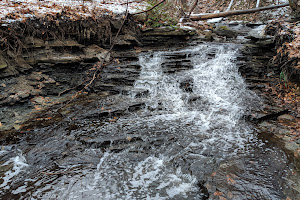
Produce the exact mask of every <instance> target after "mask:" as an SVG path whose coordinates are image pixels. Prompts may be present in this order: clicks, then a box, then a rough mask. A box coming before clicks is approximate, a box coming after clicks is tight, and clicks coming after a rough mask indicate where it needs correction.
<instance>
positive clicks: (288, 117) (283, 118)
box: [277, 114, 296, 122]
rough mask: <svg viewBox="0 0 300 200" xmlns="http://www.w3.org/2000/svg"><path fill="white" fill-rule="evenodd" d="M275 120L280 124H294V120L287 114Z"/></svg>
mask: <svg viewBox="0 0 300 200" xmlns="http://www.w3.org/2000/svg"><path fill="white" fill-rule="evenodd" d="M277 119H278V120H279V121H282V122H296V119H295V118H294V117H293V116H292V115H288V114H284V115H280V116H279V117H278V118H277Z"/></svg>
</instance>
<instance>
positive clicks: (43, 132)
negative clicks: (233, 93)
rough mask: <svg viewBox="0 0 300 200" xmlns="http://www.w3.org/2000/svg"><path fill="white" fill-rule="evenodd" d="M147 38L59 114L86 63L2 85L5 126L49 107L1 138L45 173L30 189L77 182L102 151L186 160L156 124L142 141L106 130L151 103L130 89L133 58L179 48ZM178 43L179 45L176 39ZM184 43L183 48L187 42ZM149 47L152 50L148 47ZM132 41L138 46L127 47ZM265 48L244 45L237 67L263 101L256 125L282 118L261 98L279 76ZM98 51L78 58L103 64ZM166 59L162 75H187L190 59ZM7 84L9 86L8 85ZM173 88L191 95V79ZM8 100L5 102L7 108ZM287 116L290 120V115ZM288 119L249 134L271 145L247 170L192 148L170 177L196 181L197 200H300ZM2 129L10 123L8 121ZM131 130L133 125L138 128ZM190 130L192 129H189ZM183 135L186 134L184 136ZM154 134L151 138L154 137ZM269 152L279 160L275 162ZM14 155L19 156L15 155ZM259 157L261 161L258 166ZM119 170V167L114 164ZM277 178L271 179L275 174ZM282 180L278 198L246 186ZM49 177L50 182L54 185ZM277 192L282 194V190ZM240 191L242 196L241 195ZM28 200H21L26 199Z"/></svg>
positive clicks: (177, 142) (130, 133) (37, 173)
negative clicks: (160, 153) (154, 50)
mask: <svg viewBox="0 0 300 200" xmlns="http://www.w3.org/2000/svg"><path fill="white" fill-rule="evenodd" d="M160 34H161V33H160ZM172 34H173V33H172ZM240 35H242V36H245V35H246V34H244V33H243V34H240ZM144 37H145V38H146V39H145V38H144V39H145V41H146V43H145V45H147V47H146V48H145V49H143V48H138V49H135V50H127V51H125V50H124V51H115V52H112V56H113V57H114V58H117V59H119V61H121V63H120V64H117V63H115V64H112V65H108V66H106V67H105V68H104V71H103V73H101V79H100V81H97V82H96V83H95V85H94V87H93V89H94V92H95V93H97V94H93V95H90V96H89V97H83V98H79V99H77V100H75V101H74V102H73V103H71V104H68V105H66V106H64V107H61V105H59V104H58V105H52V103H53V104H55V103H54V102H55V101H58V102H61V101H65V100H63V99H57V98H56V96H57V95H58V94H59V93H61V92H62V91H64V90H66V89H70V88H72V87H75V86H76V85H77V84H78V82H80V81H82V80H84V77H85V73H84V70H85V69H86V67H87V66H89V65H91V63H92V62H87V61H86V63H80V64H79V63H78V61H74V62H73V61H72V62H71V64H70V63H69V64H68V65H65V67H63V68H60V66H61V64H62V63H60V64H59V65H53V63H51V62H49V61H47V62H45V63H44V64H39V67H40V69H41V71H38V72H35V71H34V72H31V75H29V76H28V77H29V78H27V77H26V78H25V77H24V76H22V75H21V76H19V77H17V78H16V79H11V78H10V79H7V80H6V81H7V82H4V83H3V84H2V85H0V87H2V88H1V89H3V93H1V95H2V94H3V97H1V98H0V100H1V102H2V105H4V106H11V105H13V106H15V107H13V108H15V109H16V111H15V112H11V109H12V107H6V108H4V109H3V110H1V112H2V113H3V115H5V117H3V118H2V120H3V122H5V120H7V119H10V117H9V118H7V116H11V117H12V118H11V119H13V120H15V119H16V118H15V117H16V116H18V115H20V114H19V113H22V112H24V105H26V104H28V107H32V108H33V109H39V106H40V107H41V105H46V104H48V105H50V104H51V105H52V107H51V109H50V110H48V111H44V112H43V113H42V114H39V115H37V116H36V117H35V118H33V119H32V120H30V121H27V123H23V121H22V123H21V120H20V122H18V123H15V130H20V131H22V133H21V132H17V134H15V135H14V137H15V138H14V140H10V139H11V138H6V140H5V139H4V140H2V141H1V143H2V144H3V148H4V149H7V150H9V149H8V148H10V143H13V141H15V140H19V142H18V143H17V148H18V149H20V150H22V152H23V154H26V159H27V163H28V164H29V165H30V166H39V168H40V169H43V170H42V171H41V170H37V169H35V168H30V170H29V171H27V172H24V173H25V174H27V175H28V176H31V177H36V182H35V183H34V184H37V185H38V184H39V183H41V182H43V184H44V183H49V184H52V183H53V181H54V182H55V179H56V178H58V177H60V176H63V177H65V176H68V175H70V176H74V177H76V175H77V174H80V171H81V170H88V169H96V168H97V164H98V163H99V159H100V158H103V157H104V155H103V152H104V151H106V150H109V151H111V152H113V153H122V152H123V151H124V150H126V149H129V153H128V154H126V156H125V155H124V157H123V158H124V160H126V161H127V160H129V161H128V162H133V163H136V161H142V160H144V159H145V158H147V157H148V156H149V155H150V154H151V153H156V152H157V151H158V149H159V150H161V151H163V152H165V151H166V152H170V155H173V154H174V155H175V154H176V152H178V151H183V152H185V151H184V150H185V147H186V145H187V144H188V142H191V141H188V140H185V138H180V137H178V136H177V135H175V136H172V135H168V136H167V137H166V136H165V130H166V129H167V128H168V127H169V124H168V123H166V124H160V125H161V127H160V128H159V129H154V130H155V133H148V134H149V135H142V136H141V135H140V134H139V133H140V131H141V130H143V128H145V127H144V125H143V124H141V125H139V126H137V127H136V129H130V128H128V129H126V126H130V125H129V124H130V123H129V122H128V124H125V125H124V127H125V129H123V131H125V133H126V134H125V135H126V136H124V134H123V133H121V132H118V131H116V132H115V135H111V134H110V133H111V132H110V129H109V127H110V124H112V127H113V125H114V124H116V122H118V120H125V121H126V120H127V116H131V115H132V114H133V113H136V114H139V112H141V109H143V108H144V107H146V105H145V98H147V97H148V96H149V92H147V91H146V90H137V89H134V88H133V85H134V82H135V81H136V80H137V79H138V78H139V74H140V71H141V64H140V63H138V62H137V59H138V58H137V53H139V52H143V51H145V52H147V51H148V49H147V48H148V45H150V44H152V45H153V44H155V43H154V42H153V40H152V39H151V38H152V37H155V38H156V39H155V42H157V41H160V42H161V43H162V44H168V45H167V46H172V45H173V43H172V42H174V41H175V42H176V40H174V41H172V42H171V43H168V40H169V39H170V38H173V37H174V36H169V35H168V36H165V35H163V36H162V35H161V36H158V35H155V36H151V35H146V36H144ZM160 37H161V38H160ZM189 37H190V36H189ZM215 37H218V36H215ZM222 37H223V36H222ZM175 38H177V36H175ZM123 39H124V38H123ZM177 39H180V37H178V38H177ZM186 39H188V38H186ZM186 39H184V40H182V43H181V45H182V44H183V43H184V42H186ZM194 39H195V40H194V41H192V42H191V44H192V45H195V44H197V43H198V42H199V40H198V39H199V38H197V37H195V38H194ZM221 39H223V38H221ZM231 39H232V38H231ZM231 39H230V40H231ZM236 39H237V40H239V39H240V38H238V37H237V38H236ZM151 40H152V42H150V41H151ZM225 40H226V38H225ZM131 41H135V40H134V39H132V40H131ZM183 41H184V42H183ZM245 41H248V40H245ZM135 42H136V41H135ZM255 42H256V41H255ZM40 43H41V42H40ZM40 43H39V41H36V42H35V44H39V45H43V44H42V43H41V44H40ZM76 45H77V44H76ZM119 45H120V46H119V47H121V46H123V47H124V45H125V46H126V45H128V44H127V43H125V42H120V43H119ZM268 45H269V44H268ZM268 45H267V46H265V45H263V47H262V46H259V45H258V44H255V43H250V44H249V43H248V44H245V45H244V47H243V49H242V52H241V53H240V55H239V56H238V57H237V65H238V66H239V71H240V73H241V74H242V75H243V76H244V77H245V79H246V81H247V87H248V88H250V89H251V90H253V91H255V93H256V94H257V95H259V96H261V98H262V99H263V103H262V104H260V105H257V107H255V108H254V110H253V111H251V112H250V111H249V113H248V114H249V115H251V114H254V115H255V116H252V117H254V118H257V117H262V116H264V115H268V114H269V113H277V112H280V111H282V110H284V108H282V107H277V106H276V104H275V103H274V102H272V98H271V97H270V96H267V95H265V93H264V89H265V88H266V85H265V83H266V82H269V81H272V79H273V78H274V77H276V76H278V73H280V72H279V70H278V69H276V68H275V69H274V68H272V67H266V66H269V62H268V60H269V59H270V58H271V57H272V56H273V55H274V52H272V51H269V46H268ZM98 47H99V46H98ZM98 47H97V46H89V47H86V48H87V49H85V51H83V52H84V53H85V54H88V55H90V56H91V57H90V58H91V60H93V61H94V60H95V61H96V60H97V58H99V57H98V56H101V55H102V52H103V51H104V50H102V48H101V47H99V48H98ZM165 47H166V46H164V45H163V46H162V48H165ZM150 48H151V45H150ZM157 48H161V47H157ZM91 49H92V50H91ZM215 56H216V51H211V52H210V53H209V54H208V58H207V59H208V60H210V59H213V58H215ZM166 58H167V59H166V60H165V61H164V62H163V63H162V70H163V73H165V74H174V73H180V72H184V71H187V70H189V69H191V62H192V58H191V57H189V55H186V54H182V53H170V54H167V55H166ZM88 60H89V59H88ZM61 61H62V60H61ZM61 61H59V62H61ZM63 62H64V61H63ZM68 62H69V61H68ZM53 69H54V70H53ZM41 72H42V73H41ZM66 74H67V75H66ZM68 74H72V76H68ZM266 74H267V76H266ZM9 81H10V82H12V83H13V84H10V82H9ZM178 84H179V87H180V89H181V90H182V91H184V92H185V93H187V94H189V93H192V92H193V89H192V88H193V85H194V84H195V83H194V82H193V79H188V78H187V79H184V80H182V81H181V82H180V83H178ZM18 88H22V92H16V90H18ZM132 94H134V95H135V97H138V98H136V100H135V101H132V99H131V98H128V97H125V96H122V95H132ZM51 95H52V96H51ZM64 98H66V97H64ZM7 99H10V100H9V101H8V100H7ZM28 100H29V101H28ZM188 102H189V103H190V106H191V107H193V106H196V105H198V104H197V103H196V102H198V103H199V102H203V104H201V105H202V106H204V107H205V105H206V103H205V98H203V97H201V96H190V98H189V100H188ZM19 104H22V105H21V107H22V109H23V110H22V109H20V107H17V106H18V105H19ZM1 109H2V108H1ZM25 110H26V109H25ZM27 112H28V111H27ZM24 113H25V112H24ZM24 113H23V114H24ZM292 115H294V114H293V113H292ZM292 115H290V114H289V116H287V115H284V116H283V115H280V116H279V117H278V120H279V121H282V123H283V124H279V123H278V121H277V119H275V120H274V119H272V120H265V121H262V122H260V123H259V124H256V123H254V126H255V127H257V128H258V130H257V132H258V134H259V135H260V136H259V137H261V139H262V140H263V141H265V142H266V141H268V140H269V141H270V142H269V143H268V142H266V144H265V145H266V146H267V147H262V148H261V149H258V150H253V153H252V154H250V155H251V156H249V155H248V156H249V157H245V158H244V159H245V160H247V162H246V163H245V162H241V161H240V160H238V161H237V160H235V158H232V159H227V160H226V161H222V160H221V161H216V159H214V156H221V155H217V154H216V155H213V154H212V153H211V152H209V151H207V152H205V153H203V154H197V147H194V148H195V149H196V150H193V149H192V150H193V151H195V152H194V154H188V156H187V157H185V156H184V155H185V154H184V155H180V156H178V157H174V158H173V160H172V161H170V163H167V164H166V165H168V166H169V167H170V168H171V169H173V168H174V169H175V168H176V167H179V166H180V167H181V169H182V171H183V172H184V173H187V174H192V175H195V176H196V177H197V179H198V181H199V182H198V189H199V191H197V192H199V193H200V194H201V193H202V196H201V199H220V198H227V199H243V198H244V197H245V196H251V195H253V194H252V193H251V192H249V191H252V190H253V189H255V188H256V189H257V190H258V192H257V193H255V195H256V196H254V197H253V196H252V198H256V199H259V198H262V199H264V197H265V196H264V195H266V196H268V197H274V199H276V198H277V197H278V196H281V197H286V196H293V197H295V198H298V197H299V181H298V180H297V177H298V175H297V172H294V171H293V170H292V169H294V166H299V161H298V160H296V161H295V160H293V158H292V157H291V156H290V155H291V152H292V154H293V153H294V152H297V150H298V149H299V144H298V143H297V141H293V142H291V141H290V139H291V138H289V136H290V129H289V128H288V127H286V126H284V123H296V122H297V119H296V118H295V117H294V116H292ZM144 117H147V116H144ZM250 118H251V117H250ZM20 119H21V118H20ZM295 120H296V122H295ZM0 121H1V119H0ZM6 123H12V122H9V121H7V122H6ZM131 123H133V124H134V123H135V121H132V122H131ZM178 123H180V122H178ZM190 123H191V124H192V123H194V122H190ZM241 123H243V122H241ZM18 124H19V125H18ZM16 125H17V126H16ZM21 125H22V126H21ZM102 126H105V127H108V129H107V130H102V129H101V128H100V127H102ZM187 126H189V125H187ZM120 128H121V127H120ZM122 128H123V127H122ZM176 128H177V130H181V127H176ZM120 130H121V129H120ZM182 132H184V130H183V129H182ZM58 133H59V134H58ZM151 134H154V135H155V137H153V136H152V135H151ZM278 138H281V140H277V139H278ZM193 139H194V140H195V141H196V140H198V139H200V140H201V138H192V139H191V138H189V140H193ZM204 139H205V137H203V138H202V140H204ZM276 140H277V141H276ZM282 141H286V142H285V143H284V145H282ZM168 145H169V146H172V149H171V147H168ZM268 145H269V146H268ZM297 145H298V146H297ZM58 147H59V148H58ZM280 147H282V148H283V149H288V151H287V152H290V153H288V154H285V153H284V152H282V151H281V150H280ZM263 148H270V149H275V150H274V151H268V153H267V154H266V152H265V151H264V150H263ZM274 152H276V153H278V154H279V155H274ZM14 154H16V155H18V154H17V152H16V153H14ZM256 155H259V158H258V157H257V156H256ZM11 156H13V155H12V153H9V154H5V155H4V156H2V157H1V160H0V162H4V161H5V160H7V159H8V158H9V157H11ZM286 156H287V157H288V158H287V157H286ZM199 157H201V159H202V160H201V162H196V161H197V159H199ZM272 158H280V159H282V160H277V161H276V163H274V162H273V160H272ZM203 159H205V160H206V162H203ZM286 160H290V163H289V164H290V165H291V170H292V172H290V171H289V172H286V171H281V169H284V168H285V167H286V166H285V165H286ZM110 162H111V161H110ZM116 165H122V164H120V163H116ZM271 165H272V167H271V168H270V170H269V171H268V170H267V171H268V172H269V173H266V174H261V173H260V167H261V166H264V168H266V169H268V168H269V167H270V166H271ZM12 167H13V166H12V165H5V168H4V167H3V168H1V169H0V173H1V170H2V171H3V172H5V171H7V170H8V169H9V168H12ZM199 169H201V170H199ZM205 169H206V170H205ZM289 169H290V168H289ZM274 171H275V172H276V174H274ZM41 172H42V173H41ZM286 174H288V175H287V179H288V180H291V181H290V182H289V184H288V185H285V184H286V182H280V184H278V185H276V187H275V186H274V185H272V186H274V190H278V191H280V193H274V194H265V193H264V190H260V189H261V187H260V188H259V187H258V186H257V185H255V184H254V185H251V184H250V182H251V181H253V182H255V181H258V180H259V178H260V177H261V176H263V178H265V179H264V180H265V181H266V183H269V178H270V177H271V176H272V177H274V176H275V177H276V180H281V178H282V176H286ZM291 174H292V175H291ZM49 175H50V176H52V178H51V177H50V176H49ZM256 178H257V179H256ZM239 180H243V181H245V180H248V181H249V182H247V183H242V182H241V181H239ZM272 180H274V179H272ZM18 181H20V180H18V179H17V180H15V181H14V182H15V183H16V185H14V186H12V188H17V187H18ZM74 185H76V183H74ZM242 185H246V188H245V187H244V188H241V186H242ZM253 187H254V188H253ZM266 187H268V186H266ZM281 187H283V188H284V189H281ZM230 191H238V192H230ZM241 191H244V193H242V192H241ZM26 195H27V196H28V197H29V196H30V195H31V193H30V192H28V193H27V194H26ZM26 195H25V197H27V196H26ZM35 195H36V194H35ZM38 195H42V194H38ZM6 197H7V198H18V197H19V196H18V195H14V194H13V193H11V194H6Z"/></svg>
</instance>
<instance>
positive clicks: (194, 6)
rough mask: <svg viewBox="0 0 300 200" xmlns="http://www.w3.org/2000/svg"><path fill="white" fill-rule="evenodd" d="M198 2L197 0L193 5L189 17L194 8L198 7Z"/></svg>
mask: <svg viewBox="0 0 300 200" xmlns="http://www.w3.org/2000/svg"><path fill="white" fill-rule="evenodd" d="M232 1H233V0H232ZM197 4H198V0H196V1H195V2H194V4H193V6H192V8H191V10H190V12H189V15H188V18H189V17H190V16H191V14H192V12H193V11H194V9H195V8H196V6H197Z"/></svg>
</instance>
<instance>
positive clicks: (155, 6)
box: [131, 0, 166, 15]
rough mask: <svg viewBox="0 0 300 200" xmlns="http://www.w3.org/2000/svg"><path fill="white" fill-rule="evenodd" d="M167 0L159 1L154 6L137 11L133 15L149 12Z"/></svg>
mask: <svg viewBox="0 0 300 200" xmlns="http://www.w3.org/2000/svg"><path fill="white" fill-rule="evenodd" d="M165 1H166V0H162V1H161V2H158V3H157V4H155V5H154V6H153V7H152V8H150V9H148V10H145V11H142V12H137V13H133V14H131V15H139V14H142V13H147V12H149V11H151V10H153V9H154V8H156V7H157V6H159V5H160V4H162V3H164V2H165Z"/></svg>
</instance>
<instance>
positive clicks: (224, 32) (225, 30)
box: [214, 26, 237, 38]
mask: <svg viewBox="0 0 300 200" xmlns="http://www.w3.org/2000/svg"><path fill="white" fill-rule="evenodd" d="M214 33H216V34H217V35H219V36H225V37H227V38H236V37H237V32H236V31H234V30H231V29H230V28H229V27H227V26H219V27H217V28H216V29H215V30H214Z"/></svg>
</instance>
